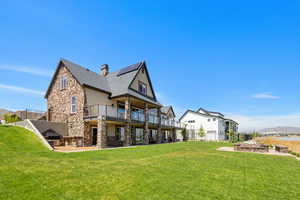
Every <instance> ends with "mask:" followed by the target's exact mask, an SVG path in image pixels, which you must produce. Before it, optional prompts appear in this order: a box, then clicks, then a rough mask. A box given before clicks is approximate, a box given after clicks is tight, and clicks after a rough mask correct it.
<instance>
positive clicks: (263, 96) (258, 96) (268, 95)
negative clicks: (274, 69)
mask: <svg viewBox="0 0 300 200" xmlns="http://www.w3.org/2000/svg"><path fill="white" fill-rule="evenodd" d="M252 98H254V99H280V97H278V96H274V95H272V94H271V93H269V92H265V93H258V94H254V95H252Z"/></svg>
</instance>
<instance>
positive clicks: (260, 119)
mask: <svg viewBox="0 0 300 200" xmlns="http://www.w3.org/2000/svg"><path fill="white" fill-rule="evenodd" d="M227 116H228V117H229V118H231V119H233V120H235V121H237V122H238V123H239V130H240V131H246V132H248V131H253V130H259V129H262V128H272V127H278V126H296V127H299V126H300V114H289V115H258V116H247V115H238V114H228V115H227Z"/></svg>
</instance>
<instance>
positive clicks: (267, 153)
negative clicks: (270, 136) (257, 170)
mask: <svg viewBox="0 0 300 200" xmlns="http://www.w3.org/2000/svg"><path fill="white" fill-rule="evenodd" d="M217 150H218V151H229V152H243V153H257V154H265V155H275V156H290V157H294V158H296V159H297V160H300V158H299V157H296V156H294V155H292V154H289V153H280V152H277V151H275V150H274V149H270V150H269V152H266V153H261V152H245V151H235V150H234V148H233V147H220V148H218V149H217Z"/></svg>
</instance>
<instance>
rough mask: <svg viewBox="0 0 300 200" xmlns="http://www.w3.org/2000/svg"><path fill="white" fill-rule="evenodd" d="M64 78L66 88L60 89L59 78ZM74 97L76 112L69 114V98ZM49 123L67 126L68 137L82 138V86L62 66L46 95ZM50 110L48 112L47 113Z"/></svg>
mask: <svg viewBox="0 0 300 200" xmlns="http://www.w3.org/2000/svg"><path fill="white" fill-rule="evenodd" d="M62 76H66V77H67V79H68V81H67V88H66V89H64V90H61V89H60V78H61V77H62ZM72 96H76V100H77V112H76V113H71V97H72ZM47 100H48V112H50V113H49V114H50V119H49V120H50V121H54V122H65V123H67V124H68V130H69V136H84V122H83V107H84V105H85V95H84V90H83V88H82V86H81V85H80V84H79V83H78V82H77V80H76V79H74V77H73V76H72V75H71V73H70V72H69V71H68V70H67V68H66V67H64V66H63V65H62V66H60V68H59V70H58V73H57V75H56V77H55V78H54V82H53V84H52V87H51V90H50V92H49V95H48V98H47ZM49 110H50V111H49Z"/></svg>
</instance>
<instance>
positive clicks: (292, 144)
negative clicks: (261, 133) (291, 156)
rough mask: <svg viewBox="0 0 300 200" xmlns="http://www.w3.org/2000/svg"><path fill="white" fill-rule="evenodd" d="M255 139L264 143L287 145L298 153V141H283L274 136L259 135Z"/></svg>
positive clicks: (299, 146) (299, 150)
mask: <svg viewBox="0 0 300 200" xmlns="http://www.w3.org/2000/svg"><path fill="white" fill-rule="evenodd" d="M255 140H256V141H257V142H259V143H263V144H266V145H273V146H274V145H284V146H287V147H288V148H289V150H290V151H292V152H295V153H300V141H283V140H280V139H278V138H276V137H260V138H256V139H255Z"/></svg>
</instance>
